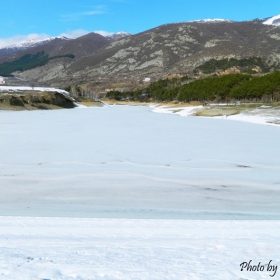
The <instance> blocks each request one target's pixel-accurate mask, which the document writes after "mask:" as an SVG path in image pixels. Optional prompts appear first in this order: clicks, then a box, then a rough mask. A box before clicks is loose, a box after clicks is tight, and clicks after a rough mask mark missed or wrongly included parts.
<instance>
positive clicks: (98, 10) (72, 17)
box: [61, 6, 107, 21]
mask: <svg viewBox="0 0 280 280" xmlns="http://www.w3.org/2000/svg"><path fill="white" fill-rule="evenodd" d="M106 10H107V8H106V6H95V7H94V8H92V9H91V10H89V11H84V12H80V13H73V14H67V15H61V20H62V21H77V20H80V19H82V18H83V17H86V16H93V15H101V14H105V13H106Z"/></svg>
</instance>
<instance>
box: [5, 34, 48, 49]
mask: <svg viewBox="0 0 280 280" xmlns="http://www.w3.org/2000/svg"><path fill="white" fill-rule="evenodd" d="M49 37H50V36H49V35H47V34H44V33H42V34H36V33H32V34H28V35H16V36H13V37H9V38H0V48H5V47H8V46H11V45H14V44H18V43H21V42H23V41H26V40H41V39H46V38H49Z"/></svg>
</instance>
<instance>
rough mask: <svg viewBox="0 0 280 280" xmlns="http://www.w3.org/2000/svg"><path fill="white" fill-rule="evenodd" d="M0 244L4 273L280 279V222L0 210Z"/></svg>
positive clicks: (69, 278) (25, 278)
mask: <svg viewBox="0 0 280 280" xmlns="http://www.w3.org/2000/svg"><path fill="white" fill-rule="evenodd" d="M0 249H1V254H0V279H5V280H35V279H36V280H39V279H41V280H42V279H51V280H74V279H75V280H88V279H106V280H114V279H115V280H116V279H121V280H125V279H135V280H137V279H141V280H142V279H159V280H164V279H166V280H178V279H192V280H197V279H201V280H205V279H215V280H224V279H254V280H258V279H279V275H280V274H279V273H280V272H279V271H276V274H275V275H274V277H271V275H273V274H274V273H273V272H269V271H267V264H268V263H269V262H270V261H272V262H271V264H272V265H277V266H279V263H280V257H279V251H280V221H188V220H149V219H146V220H133V219H75V218H27V217H0ZM250 260H252V265H257V264H258V263H259V262H260V263H261V264H262V265H264V266H265V269H264V271H246V270H243V271H241V268H240V264H241V263H242V262H249V261H250Z"/></svg>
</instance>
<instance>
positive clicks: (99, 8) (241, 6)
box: [0, 0, 280, 47]
mask: <svg viewBox="0 0 280 280" xmlns="http://www.w3.org/2000/svg"><path fill="white" fill-rule="evenodd" d="M0 4H1V16H0V25H1V31H0V47H3V46H4V45H10V44H13V43H16V42H19V41H22V40H25V39H33V38H34V39H37V38H44V37H47V36H58V35H62V34H64V35H66V36H69V37H77V36H80V35H83V34H85V33H88V32H92V31H103V32H104V34H106V33H115V32H118V31H126V32H129V33H132V34H136V33H138V32H141V31H144V30H147V29H150V28H153V27H156V26H158V25H161V24H165V23H172V22H181V21H190V20H197V19H205V18H224V19H230V20H236V21H242V20H250V19H254V18H257V17H261V18H263V17H270V16H274V15H278V14H280V0H230V1H226V0H173V1H170V0H168V1H167V0H149V1H147V0H79V1H77V0H9V1H4V0H0ZM101 33H102V32H101Z"/></svg>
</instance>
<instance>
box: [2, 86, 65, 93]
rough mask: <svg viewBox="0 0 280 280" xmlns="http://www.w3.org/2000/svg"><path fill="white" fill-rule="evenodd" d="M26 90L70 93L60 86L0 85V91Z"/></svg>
mask: <svg viewBox="0 0 280 280" xmlns="http://www.w3.org/2000/svg"><path fill="white" fill-rule="evenodd" d="M25 90H34V91H53V92H59V93H62V94H69V92H68V91H66V90H63V89H58V88H49V87H19V86H0V91H25Z"/></svg>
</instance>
